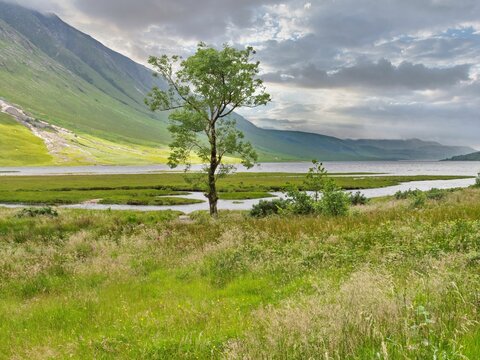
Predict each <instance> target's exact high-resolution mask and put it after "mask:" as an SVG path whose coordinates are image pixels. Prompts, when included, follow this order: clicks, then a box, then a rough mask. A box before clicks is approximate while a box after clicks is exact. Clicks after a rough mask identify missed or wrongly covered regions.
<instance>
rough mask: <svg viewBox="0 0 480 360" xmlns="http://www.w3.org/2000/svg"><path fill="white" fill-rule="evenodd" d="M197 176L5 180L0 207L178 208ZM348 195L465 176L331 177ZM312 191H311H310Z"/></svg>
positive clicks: (243, 192) (245, 179)
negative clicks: (101, 205) (85, 204)
mask: <svg viewBox="0 0 480 360" xmlns="http://www.w3.org/2000/svg"><path fill="white" fill-rule="evenodd" d="M196 177H197V174H194V173H190V174H188V175H185V174H184V173H159V174H139V175H61V176H1V177H0V203H23V204H46V205H55V204H76V203H82V202H85V201H90V200H99V201H100V202H101V203H104V204H137V205H174V204H187V203H194V202H195V200H191V199H185V198H181V197H180V198H179V197H175V198H174V197H165V196H168V195H181V192H185V191H203V190H204V187H203V186H202V185H199V184H198V183H196V182H195V181H194V180H195V179H196ZM331 177H332V178H333V179H334V180H335V181H336V183H337V184H338V185H339V186H340V187H342V188H343V189H346V190H354V189H371V188H379V187H386V186H392V185H398V184H400V183H402V182H408V181H421V180H450V179H460V178H466V177H462V176H423V175H421V176H379V175H372V176H365V174H341V175H340V174H331ZM304 180H305V174H292V173H236V174H233V175H231V176H228V177H226V178H223V179H220V180H219V182H218V190H219V191H220V194H219V195H220V198H221V199H226V200H244V199H256V198H263V197H270V196H271V195H270V193H269V192H272V191H285V190H288V189H289V188H291V187H292V186H296V187H299V188H300V189H303V188H304V187H305V185H304ZM307 190H308V189H307Z"/></svg>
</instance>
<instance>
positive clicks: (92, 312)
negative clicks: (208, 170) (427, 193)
mask: <svg viewBox="0 0 480 360" xmlns="http://www.w3.org/2000/svg"><path fill="white" fill-rule="evenodd" d="M16 214H18V210H0V334H2V341H1V342H0V358H28V359H53V358H74V359H84V358H100V359H131V358H145V359H165V358H185V359H211V358H215V359H216V358H229V359H259V358H277V359H287V358H288V359H305V358H324V359H327V358H328V359H373V358H378V359H434V358H436V359H477V358H478V355H479V354H480V323H479V320H480V314H479V312H478V309H479V304H480V302H479V301H480V300H479V299H480V294H479V290H478V289H480V275H479V274H480V240H479V239H480V221H479V219H480V190H478V189H466V190H461V191H455V192H449V193H447V195H446V197H445V198H443V199H442V200H439V201H434V200H429V201H428V202H427V203H426V204H425V205H424V206H423V207H421V208H419V209H413V208H412V206H411V203H410V200H391V201H383V202H381V203H375V204H371V205H368V206H364V207H358V208H354V209H352V211H351V212H350V215H348V216H347V217H346V218H327V217H321V216H306V217H289V218H288V219H285V218H281V217H272V218H265V219H253V218H250V217H248V216H247V215H246V214H243V213H230V212H225V213H222V214H221V217H220V219H218V220H216V221H214V220H210V219H209V218H208V217H206V216H205V215H204V214H201V213H200V214H196V215H195V216H193V221H191V222H184V221H180V220H177V219H176V217H177V215H176V214H175V213H172V212H158V213H148V214H143V213H134V212H89V211H79V210H77V211H74V210H62V211H60V214H59V216H58V217H56V218H55V217H53V218H51V217H36V218H22V217H18V216H16Z"/></svg>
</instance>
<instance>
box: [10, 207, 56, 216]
mask: <svg viewBox="0 0 480 360" xmlns="http://www.w3.org/2000/svg"><path fill="white" fill-rule="evenodd" d="M37 216H50V217H57V216H58V212H57V210H55V209H53V208H51V207H49V206H47V207H41V208H34V207H31V208H25V209H22V210H21V211H20V212H19V213H18V214H17V215H16V217H18V218H25V217H30V218H33V217H37Z"/></svg>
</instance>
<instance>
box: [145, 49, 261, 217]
mask: <svg viewBox="0 0 480 360" xmlns="http://www.w3.org/2000/svg"><path fill="white" fill-rule="evenodd" d="M254 54H255V52H254V50H253V48H251V47H247V48H246V49H245V50H237V49H234V48H232V47H230V46H228V45H225V46H224V47H223V49H222V50H217V49H215V48H213V47H209V46H207V45H205V44H204V43H200V44H199V45H198V48H197V51H196V53H195V54H194V55H192V56H190V57H189V58H188V59H186V60H182V59H181V57H179V56H177V55H174V56H171V57H169V56H167V55H163V56H161V57H153V56H152V57H150V59H149V63H150V65H152V66H153V67H154V68H155V70H156V71H157V72H158V74H159V75H160V76H161V77H162V78H163V79H165V81H166V82H167V84H168V89H167V90H161V89H160V88H158V87H154V88H153V89H152V92H151V93H150V94H149V95H148V97H147V99H146V100H145V102H146V104H147V105H148V106H149V107H150V109H151V110H152V111H155V110H160V111H172V112H171V113H170V116H169V118H170V126H169V131H170V133H171V134H172V137H173V141H172V142H171V144H170V148H171V154H170V157H169V165H170V166H171V167H172V168H175V167H176V166H178V165H179V164H186V165H187V168H188V167H189V165H190V164H191V160H190V159H191V155H192V153H195V154H196V155H197V156H198V157H199V158H200V160H201V161H202V162H203V163H204V164H208V165H206V166H205V168H204V170H205V173H206V174H207V178H206V179H205V180H204V183H205V184H206V185H207V186H206V188H207V193H208V199H209V202H210V212H211V215H216V214H217V207H216V206H217V205H216V204H217V200H218V195H217V191H216V181H217V180H218V178H220V177H223V176H225V175H226V174H228V173H230V172H231V171H233V169H234V166H233V165H226V164H224V163H223V160H224V157H225V156H227V155H232V156H235V157H238V158H239V159H240V161H241V163H242V165H243V166H245V167H247V168H251V167H252V166H253V164H254V163H255V162H256V161H257V159H258V156H257V153H256V152H255V151H254V149H253V147H252V145H251V144H250V143H249V142H245V141H243V138H244V134H243V133H242V132H241V131H240V130H238V129H237V127H236V122H235V120H234V119H233V118H231V117H229V115H231V114H232V113H233V111H235V110H236V109H238V108H241V107H249V108H253V107H257V106H261V105H266V104H267V103H268V102H269V101H270V95H269V94H267V93H266V92H265V87H264V85H263V82H262V80H260V79H258V78H257V75H258V73H259V65H260V63H259V62H253V61H252V56H253V55H254ZM177 67H178V70H175V69H176V68H177Z"/></svg>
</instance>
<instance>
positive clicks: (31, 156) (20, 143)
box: [0, 113, 52, 166]
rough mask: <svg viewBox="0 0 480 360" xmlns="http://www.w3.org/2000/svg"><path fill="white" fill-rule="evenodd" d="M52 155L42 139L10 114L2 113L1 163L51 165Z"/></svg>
mask: <svg viewBox="0 0 480 360" xmlns="http://www.w3.org/2000/svg"><path fill="white" fill-rule="evenodd" d="M51 163H52V156H51V155H50V154H49V153H48V151H47V147H46V146H45V144H44V143H43V141H42V140H41V139H39V138H38V137H36V136H35V135H33V134H32V133H31V132H30V131H29V130H28V129H27V128H26V127H25V126H23V125H21V124H19V123H18V122H16V121H15V120H13V119H12V118H11V117H10V116H7V115H5V114H2V113H0V164H1V165H2V166H21V165H49V164H51Z"/></svg>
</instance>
